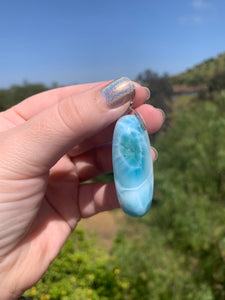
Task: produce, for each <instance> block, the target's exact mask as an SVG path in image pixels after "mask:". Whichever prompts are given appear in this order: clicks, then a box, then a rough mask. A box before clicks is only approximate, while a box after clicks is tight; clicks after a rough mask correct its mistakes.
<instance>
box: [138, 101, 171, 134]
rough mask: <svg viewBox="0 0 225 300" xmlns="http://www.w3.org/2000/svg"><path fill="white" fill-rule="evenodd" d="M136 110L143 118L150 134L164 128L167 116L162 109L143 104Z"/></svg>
mask: <svg viewBox="0 0 225 300" xmlns="http://www.w3.org/2000/svg"><path fill="white" fill-rule="evenodd" d="M136 110H137V112H138V113H139V114H140V115H141V117H142V118H143V121H144V123H145V125H146V128H147V131H148V133H155V132H156V131H158V130H159V129H160V128H161V127H162V125H163V122H164V120H165V114H164V112H162V110H161V109H158V108H156V107H154V106H152V105H149V104H143V105H141V106H140V107H138V108H137V109H136Z"/></svg>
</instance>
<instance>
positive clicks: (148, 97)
mask: <svg viewBox="0 0 225 300" xmlns="http://www.w3.org/2000/svg"><path fill="white" fill-rule="evenodd" d="M144 89H145V91H146V100H148V99H150V97H151V92H150V89H149V88H147V87H144Z"/></svg>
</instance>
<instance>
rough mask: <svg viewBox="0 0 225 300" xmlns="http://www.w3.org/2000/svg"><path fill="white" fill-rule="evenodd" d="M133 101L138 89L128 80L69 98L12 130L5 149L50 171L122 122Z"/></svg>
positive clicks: (21, 159)
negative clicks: (71, 152)
mask: <svg viewBox="0 0 225 300" xmlns="http://www.w3.org/2000/svg"><path fill="white" fill-rule="evenodd" d="M143 89H144V88H143ZM134 97H135V85H134V83H133V82H132V81H130V80H129V79H128V78H125V77H122V78H119V79H117V80H115V81H112V82H110V83H109V84H108V85H107V86H100V87H99V86H98V87H96V88H93V89H91V90H88V91H86V92H83V93H81V94H78V95H74V96H70V97H68V98H66V99H64V100H62V101H61V102H59V103H57V104H55V105H54V106H52V107H50V108H48V109H46V110H44V111H42V112H41V113H39V114H38V115H36V116H35V117H33V118H31V119H30V120H28V121H27V122H25V123H23V124H22V125H19V126H18V127H15V128H14V129H12V130H11V133H10V135H9V136H10V137H9V136H8V137H7V139H6V140H7V141H9V145H7V147H5V149H7V152H8V153H10V152H11V151H12V152H13V153H14V155H15V154H16V156H17V160H18V159H19V160H20V161H22V162H26V164H28V165H30V166H35V167H38V170H39V171H40V168H41V170H42V171H47V170H48V169H49V168H51V167H52V166H53V165H54V164H55V163H56V162H57V160H59V158H60V157H62V156H63V155H64V154H65V153H67V152H68V151H69V150H70V149H71V148H72V147H74V146H75V145H77V144H79V143H80V142H81V141H82V140H84V139H86V138H88V137H90V136H92V135H94V134H96V133H97V132H98V131H100V130H102V129H103V128H105V127H106V126H108V125H109V124H111V123H112V122H114V121H115V120H116V119H117V118H119V117H120V116H121V115H122V114H123V113H124V112H126V110H127V109H128V107H129V105H130V102H131V101H133V100H134ZM8 133H9V132H8ZM6 134H7V133H6ZM7 144H8V143H7ZM9 149H10V151H9ZM18 157H19V158H18Z"/></svg>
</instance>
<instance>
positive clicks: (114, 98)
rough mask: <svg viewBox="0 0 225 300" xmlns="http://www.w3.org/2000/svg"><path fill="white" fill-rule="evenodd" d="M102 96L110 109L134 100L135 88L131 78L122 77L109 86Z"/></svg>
mask: <svg viewBox="0 0 225 300" xmlns="http://www.w3.org/2000/svg"><path fill="white" fill-rule="evenodd" d="M102 95H103V96H104V98H105V101H106V104H107V106H108V107H110V108H114V107H118V106H121V105H123V104H125V103H126V102H128V101H132V100H133V99H134V97H135V86H134V84H133V82H132V81H131V80H130V79H129V78H126V77H121V78H119V79H116V80H114V81H113V82H111V83H110V84H108V85H107V86H106V87H105V88H104V89H103V90H102Z"/></svg>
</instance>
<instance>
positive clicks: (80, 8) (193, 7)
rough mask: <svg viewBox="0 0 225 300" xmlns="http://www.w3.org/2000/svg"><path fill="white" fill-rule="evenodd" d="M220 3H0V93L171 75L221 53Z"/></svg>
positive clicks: (224, 17)
mask: <svg viewBox="0 0 225 300" xmlns="http://www.w3.org/2000/svg"><path fill="white" fill-rule="evenodd" d="M224 31H225V1H224V0H185V1H184V0H183V1H181V0H171V1H169V0H167V1H166V0H157V1H152V0H139V1H138V0H136V1H133V0H129V1H127V0H124V1H123V0H120V1H119V0H114V1H103V0H99V1H98V0H92V1H91V0H61V1H58V0H54V1H53V0H36V1H35V0H7V1H3V0H2V1H0V87H8V86H10V85H11V84H21V83H22V82H23V81H24V80H28V82H43V83H45V84H47V85H50V84H51V83H52V82H54V81H56V82H58V83H59V84H62V85H66V84H73V83H84V82H93V81H100V80H108V79H112V78H117V77H120V76H128V77H130V78H131V79H135V78H136V76H137V75H138V74H139V73H140V72H143V71H144V70H145V69H147V68H150V69H152V70H153V71H156V72H159V73H163V72H168V73H169V74H176V73H179V72H181V71H184V70H185V69H186V68H188V67H191V66H193V65H195V64H196V63H199V62H201V61H202V60H204V59H207V58H210V57H212V56H216V55H218V54H219V53H222V52H224V51H225V33H224Z"/></svg>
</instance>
